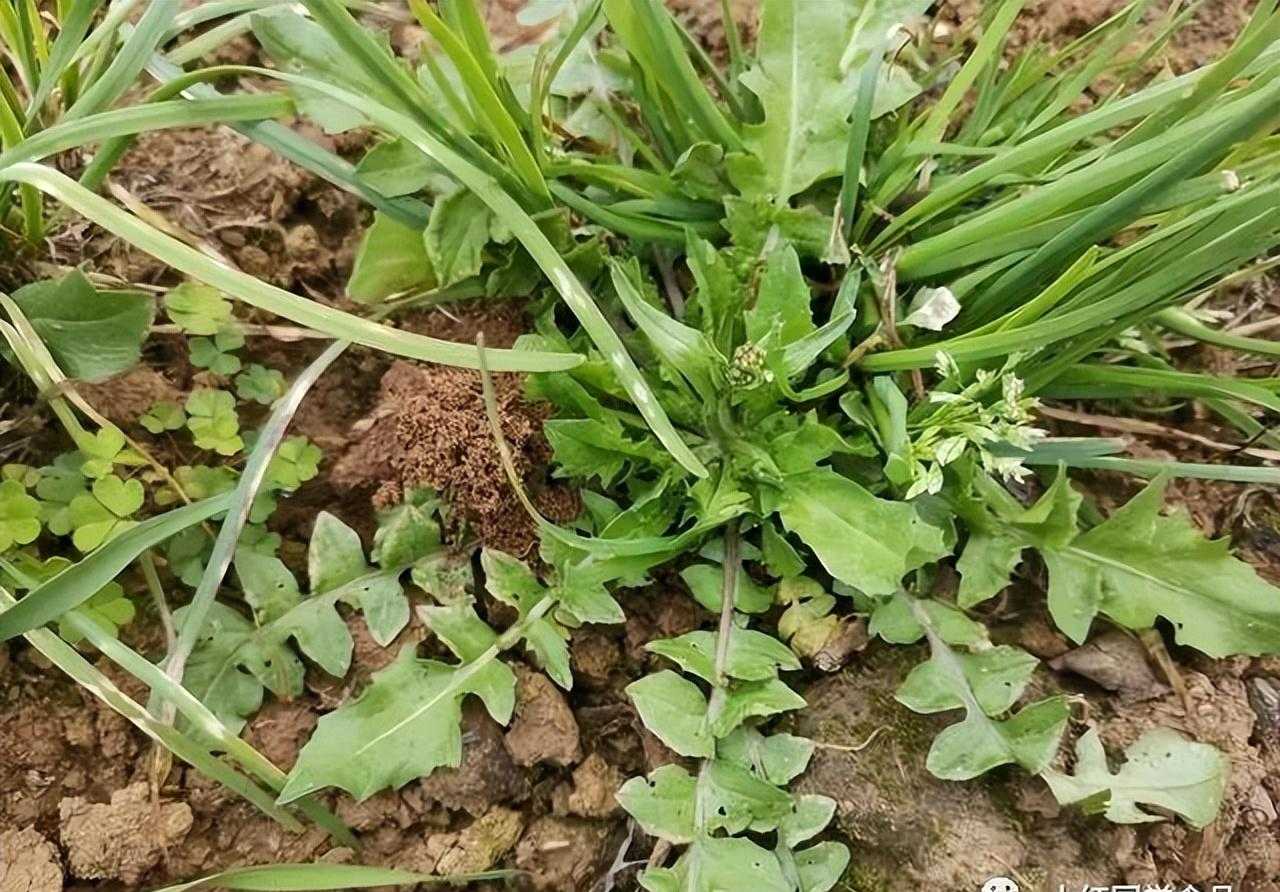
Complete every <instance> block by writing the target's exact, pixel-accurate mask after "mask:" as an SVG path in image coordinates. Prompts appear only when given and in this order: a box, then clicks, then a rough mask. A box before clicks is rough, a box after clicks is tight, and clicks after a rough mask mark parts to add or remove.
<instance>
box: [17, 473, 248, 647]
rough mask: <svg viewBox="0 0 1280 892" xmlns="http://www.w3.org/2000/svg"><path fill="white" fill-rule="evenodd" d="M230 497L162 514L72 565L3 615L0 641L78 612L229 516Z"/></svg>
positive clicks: (221, 497) (209, 500) (206, 500)
mask: <svg viewBox="0 0 1280 892" xmlns="http://www.w3.org/2000/svg"><path fill="white" fill-rule="evenodd" d="M230 505H231V494H230V493H224V494H223V495H220V496H214V497H213V498H211V499H205V500H204V501H201V502H195V503H193V504H191V505H184V506H183V507H181V508H175V509H174V510H173V511H166V512H165V513H164V514H157V515H156V516H155V517H151V518H148V519H147V520H144V521H142V523H140V524H138V525H137V526H136V527H134V528H132V529H130V530H127V531H126V532H124V533H121V534H120V535H119V536H116V537H115V538H114V539H112V540H110V541H109V542H107V543H106V544H105V545H103V546H102V547H101V548H99V549H98V550H97V551H95V552H93V553H92V554H90V555H88V556H86V557H84V558H83V559H81V560H80V561H79V562H78V563H76V564H72V565H71V566H70V567H68V568H67V569H65V570H63V571H62V572H61V573H59V574H58V575H57V576H55V577H53V578H52V579H50V580H49V581H48V582H46V583H44V584H43V585H41V586H39V587H38V588H35V589H33V590H32V591H31V592H30V593H28V594H27V596H26V597H25V598H23V599H22V600H21V601H19V602H18V603H17V605H16V606H14V607H10V608H9V609H8V610H5V611H4V612H3V613H0V641H8V640H9V639H10V638H13V637H15V636H18V635H21V634H23V633H24V632H29V631H31V630H32V629H37V628H39V627H40V626H43V625H44V624H45V623H47V622H52V621H53V620H55V619H57V618H58V617H59V616H61V615H62V614H64V613H66V612H67V611H68V610H71V609H72V608H74V607H78V606H80V605H81V604H83V603H84V602H85V601H87V600H88V599H89V598H91V597H92V596H93V594H94V593H95V592H96V591H98V590H99V589H101V588H102V587H103V586H104V585H106V584H107V583H108V582H110V581H111V580H113V579H115V578H116V577H117V576H119V575H120V573H121V572H122V571H123V570H124V569H125V568H126V567H128V566H129V565H130V564H131V563H133V562H134V561H135V560H136V559H137V557H138V555H140V554H142V552H144V551H146V550H147V549H148V548H153V547H154V546H156V545H158V544H160V543H161V542H163V541H164V540H165V539H168V538H169V537H170V536H173V535H175V534H177V533H180V532H182V531H183V530H185V529H186V528H187V527H189V526H193V525H195V524H197V523H201V522H202V521H205V520H208V519H209V518H210V517H213V516H214V515H215V514H218V513H220V512H222V511H226V510H227V508H228V507H229V506H230Z"/></svg>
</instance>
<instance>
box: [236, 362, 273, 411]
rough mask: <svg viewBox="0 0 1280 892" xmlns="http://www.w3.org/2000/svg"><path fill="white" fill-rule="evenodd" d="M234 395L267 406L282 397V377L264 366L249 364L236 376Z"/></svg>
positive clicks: (254, 363)
mask: <svg viewBox="0 0 1280 892" xmlns="http://www.w3.org/2000/svg"><path fill="white" fill-rule="evenodd" d="M236 395H237V396H239V397H240V399H242V400H252V401H253V402H255V403H261V404H262V405H264V406H269V405H271V404H272V403H274V402H275V401H276V400H278V399H280V397H282V396H284V375H283V374H282V373H281V372H280V371H278V370H276V369H269V368H267V367H266V366H264V365H260V364H259V363H256V362H251V363H249V365H247V366H245V369H244V371H243V372H241V373H240V374H239V375H236Z"/></svg>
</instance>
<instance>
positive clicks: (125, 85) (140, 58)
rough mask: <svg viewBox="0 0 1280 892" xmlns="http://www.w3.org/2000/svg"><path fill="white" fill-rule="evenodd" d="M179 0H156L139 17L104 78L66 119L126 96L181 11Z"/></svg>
mask: <svg viewBox="0 0 1280 892" xmlns="http://www.w3.org/2000/svg"><path fill="white" fill-rule="evenodd" d="M179 5H180V4H179V3H178V0H155V2H153V3H151V4H150V5H148V7H147V11H146V12H145V13H143V14H142V18H141V19H139V20H138V24H137V27H135V28H134V29H133V32H132V33H131V34H130V35H129V36H128V38H127V39H126V40H125V42H124V44H123V45H122V46H121V47H120V49H119V51H118V52H117V53H116V55H115V58H114V59H113V60H112V62H111V64H110V65H109V66H107V70H106V71H105V72H103V74H102V77H100V78H98V80H97V81H95V82H94V83H93V84H92V85H91V86H90V87H89V88H88V89H87V90H85V91H84V92H83V93H81V94H80V98H79V99H77V100H76V103H75V105H73V106H71V108H69V109H67V111H66V114H65V116H64V117H65V120H68V121H74V120H75V119H76V118H83V117H85V116H86V115H91V114H93V113H94V112H99V111H102V110H103V109H105V108H107V107H108V106H110V105H111V104H112V103H113V102H115V101H116V100H117V99H119V98H120V97H121V96H123V95H124V93H125V91H126V90H128V89H129V88H130V87H131V86H133V83H134V81H136V80H137V79H138V75H139V74H140V73H141V72H142V69H143V68H144V67H146V64H147V60H148V59H150V58H151V54H152V53H153V52H155V50H156V47H158V46H159V45H160V41H161V39H163V37H164V34H165V31H167V30H168V28H169V25H170V24H171V23H172V22H173V17H174V16H175V15H177V13H178V7H179Z"/></svg>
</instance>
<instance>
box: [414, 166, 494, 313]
mask: <svg viewBox="0 0 1280 892" xmlns="http://www.w3.org/2000/svg"><path fill="white" fill-rule="evenodd" d="M492 224H493V212H492V211H491V210H490V209H489V206H488V205H487V204H485V202H484V200H483V199H482V198H480V196H478V195H476V193H474V192H472V191H471V190H470V189H459V190H458V191H456V192H453V193H451V194H449V195H446V196H445V197H444V198H441V199H440V200H439V201H437V202H436V204H435V207H434V208H432V210H431V220H430V222H428V223H427V231H426V233H425V234H424V236H423V238H424V245H425V248H426V253H427V260H428V261H429V262H430V266H431V269H432V270H433V271H434V272H435V278H436V282H437V285H438V287H440V288H447V287H448V286H450V285H453V284H455V283H457V282H461V281H462V280H463V279H469V278H471V277H472V276H474V275H477V274H479V272H480V268H481V267H482V266H483V265H484V249H485V246H486V245H487V244H489V238H490V234H489V233H490V226H491V225H492Z"/></svg>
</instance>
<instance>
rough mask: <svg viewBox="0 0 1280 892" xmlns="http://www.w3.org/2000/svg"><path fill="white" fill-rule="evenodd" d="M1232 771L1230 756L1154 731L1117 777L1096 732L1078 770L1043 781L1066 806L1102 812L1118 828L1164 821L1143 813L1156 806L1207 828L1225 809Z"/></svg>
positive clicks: (1081, 748)
mask: <svg viewBox="0 0 1280 892" xmlns="http://www.w3.org/2000/svg"><path fill="white" fill-rule="evenodd" d="M1229 769H1230V763H1229V761H1228V759H1227V757H1226V756H1225V755H1223V754H1222V753H1221V752H1220V751H1218V750H1217V749H1215V748H1214V747H1212V746H1209V745H1207V744H1203V743H1195V742H1193V741H1190V740H1187V739H1186V738H1185V737H1183V736H1182V735H1181V734H1179V733H1178V732H1177V731H1173V730H1170V729H1168V728H1154V729H1152V730H1150V731H1147V732H1146V733H1144V734H1143V735H1142V737H1140V738H1139V739H1138V741H1137V742H1136V743H1134V744H1133V745H1131V746H1130V747H1129V748H1128V749H1127V750H1125V764H1124V765H1123V766H1122V767H1121V768H1120V770H1119V771H1117V772H1115V773H1112V771H1111V769H1110V768H1109V767H1108V765H1107V754H1106V752H1105V751H1104V750H1103V748H1102V741H1101V739H1100V738H1099V737H1098V732H1097V730H1096V729H1093V728H1090V729H1089V730H1088V731H1087V732H1085V734H1084V736H1083V737H1081V738H1080V739H1079V740H1078V741H1077V742H1076V764H1075V771H1074V772H1073V773H1072V774H1063V773H1062V772H1060V771H1057V770H1055V769H1048V770H1047V771H1045V772H1044V775H1043V776H1044V779H1045V780H1046V781H1047V782H1048V784H1049V788H1050V789H1052V790H1053V795H1054V796H1055V797H1057V800H1058V801H1059V802H1060V803H1062V804H1063V805H1072V804H1074V803H1077V802H1083V803H1085V809H1086V811H1091V812H1102V813H1103V814H1105V815H1106V816H1107V819H1108V820H1111V821H1114V822H1116V823H1117V824H1142V823H1147V822H1151V821H1160V820H1163V818H1162V817H1160V816H1159V815H1154V814H1151V813H1150V812H1146V811H1143V810H1142V809H1141V808H1139V805H1154V806H1158V807H1160V808H1165V809H1168V810H1169V811H1172V812H1174V813H1176V814H1178V815H1181V816H1182V817H1183V818H1184V819H1185V820H1186V821H1187V823H1188V824H1190V825H1191V826H1193V827H1205V826H1207V825H1209V824H1210V823H1212V822H1213V819H1214V818H1216V817H1217V816H1218V810H1219V809H1220V808H1221V807H1222V797H1223V795H1224V793H1225V792H1226V788H1227V776H1228V772H1229Z"/></svg>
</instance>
